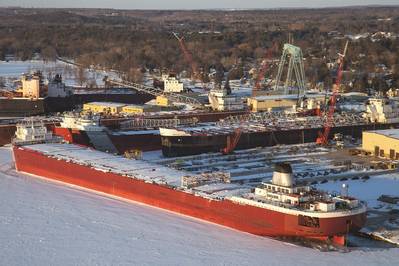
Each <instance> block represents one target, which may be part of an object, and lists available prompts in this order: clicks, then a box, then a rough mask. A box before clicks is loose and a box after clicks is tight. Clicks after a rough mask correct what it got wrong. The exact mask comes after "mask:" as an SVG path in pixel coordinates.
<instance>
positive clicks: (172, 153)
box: [161, 124, 399, 157]
mask: <svg viewBox="0 0 399 266" xmlns="http://www.w3.org/2000/svg"><path fill="white" fill-rule="evenodd" d="M392 127H395V128H397V127H399V124H367V125H350V126H341V127H333V128H331V131H330V138H331V137H333V136H334V134H335V133H342V134H343V135H345V136H352V137H353V138H361V136H362V132H363V131H364V130H376V129H388V128H392ZM322 130H323V129H322V128H306V129H292V130H276V131H261V132H249V133H246V132H243V133H242V134H241V136H240V139H239V140H238V143H237V146H236V149H237V150H240V149H250V148H256V147H270V146H275V145H281V144H283V145H290V144H302V143H309V142H315V141H316V139H317V137H318V135H319V132H322ZM229 138H231V136H230V135H200V134H198V135H190V136H161V141H162V153H163V155H164V156H166V157H176V156H188V155H195V154H201V153H207V152H219V151H221V150H222V149H224V148H225V147H227V143H228V142H229Z"/></svg>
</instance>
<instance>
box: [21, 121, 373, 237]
mask: <svg viewBox="0 0 399 266" xmlns="http://www.w3.org/2000/svg"><path fill="white" fill-rule="evenodd" d="M18 127H19V129H18V130H17V132H18V133H17V138H16V139H15V140H14V142H13V144H14V146H13V154H14V159H15V166H16V169H17V171H20V172H26V173H29V174H33V175H37V176H40V177H44V178H46V179H50V180H55V181H60V182H63V183H67V184H72V185H75V186H79V187H82V188H85V189H90V190H94V191H96V192H100V193H105V194H108V195H111V196H116V197H120V198H124V199H128V200H132V201H137V202H141V203H145V204H147V205H151V206H154V207H158V208H162V209H165V210H168V211H172V212H175V213H180V214H184V215H188V216H191V217H194V218H198V219H202V220H206V221H209V222H212V223H216V224H220V225H223V226H227V227H230V228H234V229H237V230H240V231H245V232H248V233H252V234H256V235H261V236H270V237H303V238H310V239H320V240H331V241H333V242H335V243H337V244H344V242H345V237H346V235H347V234H348V233H349V232H351V231H357V230H359V229H360V228H361V227H362V226H363V225H364V223H365V219H366V205H365V203H363V202H361V201H359V200H357V199H354V198H352V197H349V196H348V195H331V194H328V193H325V192H322V191H318V190H316V189H315V188H312V187H310V186H307V185H303V184H300V183H297V182H296V180H295V179H294V177H293V174H292V169H291V167H290V165H289V164H285V163H281V164H277V165H276V169H275V172H274V174H273V178H272V180H271V181H267V182H262V183H261V184H260V185H258V186H250V185H248V184H237V183H231V182H230V177H229V176H228V175H227V174H225V173H218V172H214V173H207V174H199V175H194V174H192V173H188V172H185V171H181V170H175V169H171V168H168V167H165V166H162V165H157V164H154V163H150V162H147V161H143V160H129V159H126V158H123V157H121V156H116V155H113V154H110V153H104V152H100V151H96V150H93V149H90V148H87V147H83V146H78V145H73V144H65V143H61V142H57V141H56V140H54V139H53V138H52V136H51V135H50V134H49V133H48V132H47V131H46V130H45V129H43V128H44V127H41V126H40V125H39V124H33V122H32V123H29V122H27V123H21V124H20V125H18Z"/></svg>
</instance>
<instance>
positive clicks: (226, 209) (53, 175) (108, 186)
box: [13, 146, 366, 239]
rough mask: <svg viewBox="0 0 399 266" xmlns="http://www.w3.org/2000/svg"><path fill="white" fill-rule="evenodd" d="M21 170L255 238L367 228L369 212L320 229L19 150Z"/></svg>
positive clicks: (328, 221) (333, 234) (322, 222)
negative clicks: (254, 236)
mask: <svg viewBox="0 0 399 266" xmlns="http://www.w3.org/2000/svg"><path fill="white" fill-rule="evenodd" d="M13 152H14V159H15V165H16V169H17V170H18V171H22V172H26V173H29V174H33V175H37V176H41V177H44V178H47V179H51V180H56V181H61V182H64V183H68V184H72V185H76V186H79V187H82V188H86V189H90V190H94V191H98V192H101V193H106V194H109V195H112V196H117V197H121V198H124V199H128V200H132V201H136V202H141V203H144V204H147V205H151V206H154V207H158V208H161V209H165V210H168V211H172V212H175V213H179V214H183V215H188V216H191V217H194V218H198V219H202V220H206V221H209V222H212V223H216V224H220V225H223V226H227V227H230V228H234V229H237V230H240V231H245V232H248V233H251V234H255V235H260V236H270V237H304V238H316V239H327V238H331V239H334V238H335V239H342V236H343V235H345V234H347V233H348V232H349V231H353V230H355V231H356V230H359V229H360V228H361V227H362V226H363V225H364V223H365V219H366V216H365V212H362V213H358V214H353V215H347V216H344V217H333V218H320V219H319V226H318V227H309V226H303V225H300V222H299V220H300V219H299V217H298V216H297V215H290V214H286V213H281V212H277V211H272V210H268V209H263V208H258V207H254V206H250V205H243V204H238V203H235V202H233V201H231V200H228V199H225V200H213V199H209V198H204V197H201V196H198V195H194V194H191V193H190V192H187V191H186V192H185V191H182V190H180V189H178V188H174V187H170V186H167V185H161V184H156V183H148V182H145V181H143V180H140V179H135V178H131V177H126V176H122V175H118V174H116V173H112V172H104V171H99V170H96V169H93V168H91V167H89V166H85V165H78V164H75V163H72V162H67V161H64V160H62V159H56V158H51V157H47V156H46V155H44V154H42V153H40V152H38V151H35V150H31V149H29V147H28V146H27V147H17V146H15V147H14V148H13Z"/></svg>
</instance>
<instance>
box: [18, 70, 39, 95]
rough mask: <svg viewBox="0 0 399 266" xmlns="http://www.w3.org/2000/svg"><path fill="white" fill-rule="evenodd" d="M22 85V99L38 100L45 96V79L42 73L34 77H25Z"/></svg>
mask: <svg viewBox="0 0 399 266" xmlns="http://www.w3.org/2000/svg"><path fill="white" fill-rule="evenodd" d="M21 83H22V97H24V98H32V99H38V98H40V97H41V96H42V94H43V77H42V74H41V73H40V72H36V73H34V74H32V75H23V76H22V78H21Z"/></svg>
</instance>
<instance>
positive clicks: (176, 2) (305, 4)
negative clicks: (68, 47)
mask: <svg viewBox="0 0 399 266" xmlns="http://www.w3.org/2000/svg"><path fill="white" fill-rule="evenodd" d="M372 5H374V6H383V5H399V3H398V0H381V1H376V0H363V1H360V0H347V1H343V0H330V1H320V0H307V1H304V0H280V1H270V0H264V1H262V0H247V1H245V2H244V1H240V0H213V1H212V0H202V1H196V2H191V1H184V0H170V1H160V0H147V1H129V0H114V1H106V0H97V1H95V0H87V1H80V0H70V1H60V0H53V1H49V0H30V1H29V0H0V7H25V8H31V7H33V8H114V9H148V10H156V9H276V8H326V7H345V6H372Z"/></svg>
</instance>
